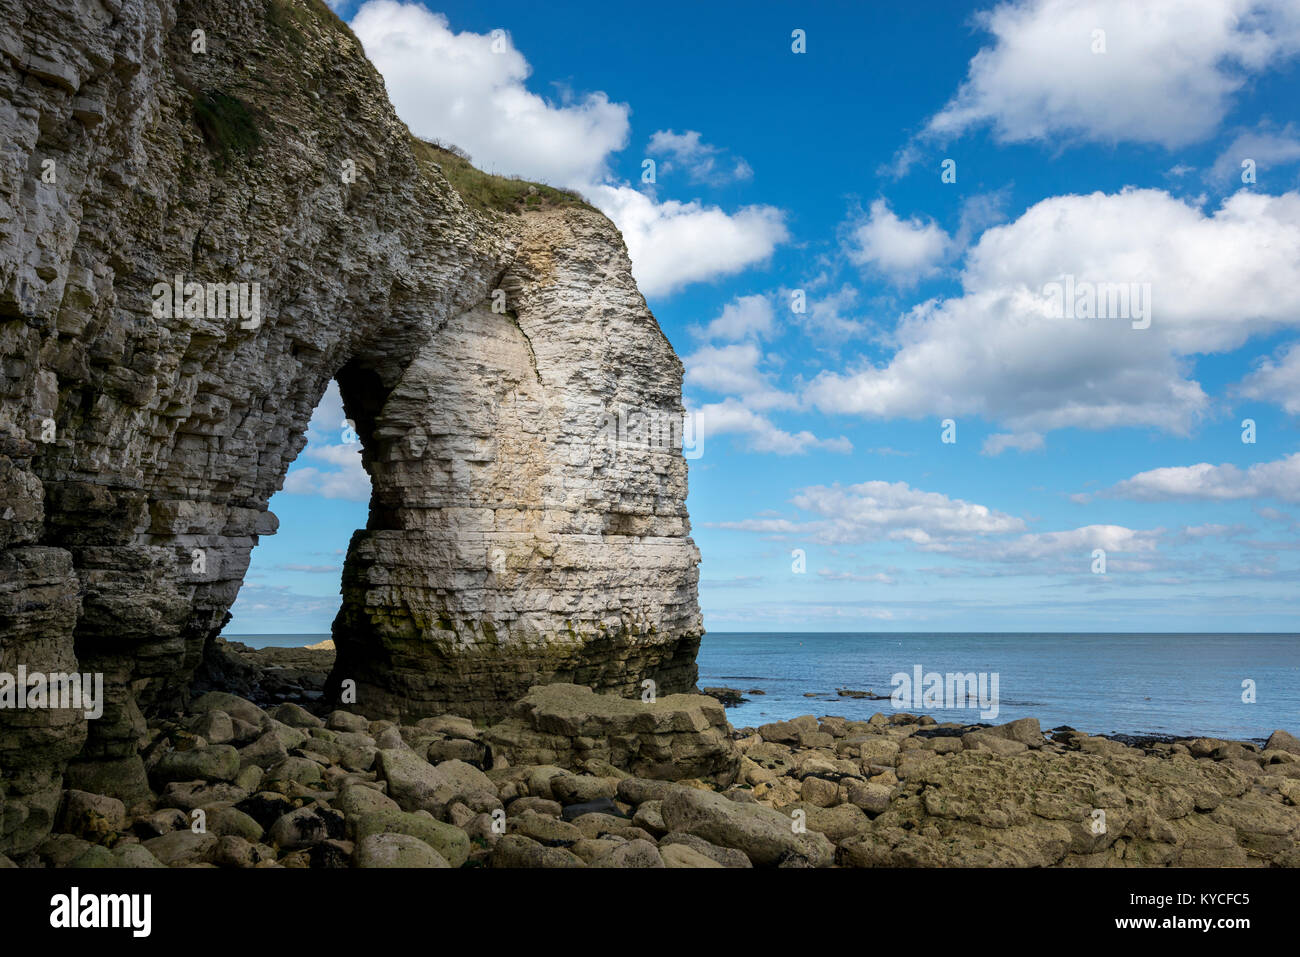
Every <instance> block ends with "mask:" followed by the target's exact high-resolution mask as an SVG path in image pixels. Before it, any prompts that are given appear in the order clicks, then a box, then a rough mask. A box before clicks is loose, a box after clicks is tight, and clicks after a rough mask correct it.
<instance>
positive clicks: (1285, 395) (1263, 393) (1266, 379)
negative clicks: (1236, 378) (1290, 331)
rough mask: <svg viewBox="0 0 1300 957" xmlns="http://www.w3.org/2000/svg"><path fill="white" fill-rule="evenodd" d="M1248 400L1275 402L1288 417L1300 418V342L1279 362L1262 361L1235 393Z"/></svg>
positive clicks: (1242, 381) (1284, 354) (1286, 352)
mask: <svg viewBox="0 0 1300 957" xmlns="http://www.w3.org/2000/svg"><path fill="white" fill-rule="evenodd" d="M1236 392H1237V394H1239V395H1242V396H1245V397H1246V398H1247V399H1258V400H1260V401H1261V402H1274V403H1276V404H1277V405H1279V406H1281V407H1282V409H1284V410H1285V411H1286V412H1288V413H1289V414H1291V415H1300V342H1293V343H1291V344H1290V345H1289V346H1287V349H1286V351H1285V352H1283V353H1282V354H1281V356H1279V357H1278V358H1276V359H1275V358H1272V357H1265V358H1263V359H1261V360H1260V361H1259V362H1258V363H1257V364H1256V366H1255V368H1254V370H1252V371H1251V373H1250V374H1249V375H1247V376H1246V378H1244V379H1242V380H1241V382H1240V383H1239V384H1238V386H1237V389H1236Z"/></svg>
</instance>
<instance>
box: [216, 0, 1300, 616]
mask: <svg viewBox="0 0 1300 957" xmlns="http://www.w3.org/2000/svg"><path fill="white" fill-rule="evenodd" d="M938 7H939V9H941V10H942V11H943V12H942V13H940V14H936V13H935V12H934V10H935V8H934V7H932V6H927V7H926V8H925V9H922V8H920V7H915V6H913V7H908V5H887V4H871V5H863V4H849V3H844V4H838V3H825V4H817V5H815V6H814V8H813V9H800V8H798V7H795V6H792V5H790V4H788V3H770V4H763V3H747V4H744V5H743V6H741V5H732V4H727V5H720V6H719V7H718V8H717V9H713V10H709V9H706V8H704V7H702V6H700V5H696V4H681V5H674V4H671V3H663V4H657V5H655V6H654V7H653V8H644V7H629V8H627V9H622V8H621V7H620V6H619V5H615V4H609V3H601V4H595V3H566V4H565V5H564V8H563V10H560V9H557V8H556V7H555V6H553V5H547V4H535V3H491V4H485V3H482V2H477V3H473V4H471V3H440V4H436V5H435V4H430V5H427V6H420V5H418V4H415V3H398V2H394V0H370V2H368V3H365V4H358V3H355V2H351V3H348V2H344V3H338V4H335V8H336V10H338V12H339V13H340V15H341V16H343V17H344V19H346V20H348V21H349V22H350V23H351V24H352V26H353V29H354V30H355V32H356V33H357V34H358V36H359V37H360V38H361V40H362V42H363V44H364V45H365V47H366V50H367V53H368V55H369V56H370V57H371V59H372V60H373V61H374V62H375V63H376V65H377V66H378V67H379V69H380V71H381V72H382V73H383V74H384V76H385V81H386V83H387V85H388V88H389V93H390V96H391V98H392V99H393V101H394V104H395V106H396V107H397V110H398V113H399V115H401V116H402V118H403V119H404V120H405V121H406V122H407V123H408V125H410V126H411V128H412V129H413V131H414V132H416V133H417V134H418V135H422V136H425V137H428V138H437V139H441V140H443V141H445V142H450V143H455V144H457V145H458V146H460V147H462V148H464V149H466V150H467V151H468V152H469V153H470V154H471V155H472V156H473V158H474V160H475V162H476V164H478V165H480V166H482V167H483V168H485V169H490V170H492V171H495V172H501V173H512V174H513V173H517V174H520V175H524V176H527V177H529V178H533V179H541V180H545V181H547V182H551V183H554V184H556V185H565V186H571V187H575V188H577V189H579V190H581V191H582V192H583V193H584V195H586V196H588V197H589V198H590V199H591V200H592V201H593V202H594V203H595V204H597V205H598V206H600V207H601V208H602V209H603V210H605V211H606V212H607V214H609V215H610V216H611V218H613V219H614V220H615V222H617V223H618V224H619V226H620V227H621V228H622V230H623V232H624V235H625V238H626V239H627V242H628V247H629V252H630V254H631V256H632V259H633V265H634V269H635V271H636V275H637V278H638V281H639V283H640V285H641V287H642V291H643V292H644V293H645V295H646V298H647V301H648V302H649V304H650V307H651V309H652V310H653V311H654V313H655V315H656V317H657V318H658V320H659V323H660V325H661V326H662V327H663V329H664V331H665V333H666V334H667V335H668V338H669V339H670V340H671V342H672V343H673V345H674V347H675V348H676V350H677V352H678V353H679V355H681V356H682V358H683V361H684V362H685V364H686V368H687V379H686V385H685V389H684V392H685V397H686V403H687V406H688V407H689V408H690V409H691V410H692V411H693V414H694V415H695V416H696V417H697V421H698V423H699V427H700V429H701V432H702V434H703V436H704V446H703V455H702V456H701V457H700V458H698V459H695V460H693V461H691V463H690V486H691V491H690V498H689V502H688V504H689V507H690V512H691V518H692V523H693V529H694V537H695V539H696V542H697V543H698V544H699V546H700V549H701V552H702V554H703V563H702V565H701V588H700V602H701V605H702V608H703V611H704V620H705V626H706V628H708V629H710V630H714V631H733V630H752V631H766V630H787V629H794V630H808V631H873V630H884V631H908V630H943V631H962V630H969V631H978V630H1034V629H1044V630H1099V631H1127V630H1132V631H1146V630H1150V631H1180V630H1197V631H1205V630H1229V631H1296V630H1300V628H1298V627H1297V624H1298V623H1300V618H1298V617H1297V612H1298V611H1300V598H1298V597H1297V596H1298V595H1300V589H1297V587H1296V584H1297V579H1298V578H1300V574H1298V573H1300V556H1298V555H1297V542H1298V541H1300V540H1298V538H1297V535H1296V531H1297V522H1298V520H1300V519H1298V516H1300V441H1297V440H1298V439H1300V433H1298V432H1297V418H1296V417H1297V415H1298V414H1300V116H1297V112H1298V110H1300V96H1298V95H1297V94H1298V93H1300V8H1297V7H1296V6H1295V5H1294V4H1293V3H1285V2H1281V0H1276V2H1275V0H1180V2H1173V0H1149V2H1136V0H1117V2H1099V0H1093V2H1086V0H1078V2H1064V0H1019V2H1013V3H1004V4H999V5H992V4H990V5H970V6H964V5H959V4H955V3H954V4H941V5H938ZM796 30H801V31H803V34H804V38H805V50H806V52H802V53H797V52H794V50H793V49H792V46H793V45H794V43H795V41H794V40H793V39H792V34H793V32H794V31H796ZM646 160H653V161H654V163H655V181H654V182H653V183H646V182H644V181H643V171H644V169H645V165H644V164H645V161H646ZM946 161H950V162H948V163H946ZM1243 164H1245V165H1243ZM945 166H947V168H948V169H949V170H951V171H955V177H954V176H952V175H949V176H948V177H946V179H947V180H955V181H945V177H944V175H943V173H944V169H945ZM1066 277H1069V279H1070V282H1071V283H1072V285H1071V287H1070V288H1072V289H1073V290H1074V291H1075V292H1076V295H1079V296H1083V295H1086V294H1087V293H1088V292H1089V291H1097V292H1098V293H1099V299H1098V301H1099V302H1102V303H1103V304H1105V303H1106V293H1107V292H1110V293H1111V295H1112V297H1115V296H1118V294H1119V293H1120V292H1121V291H1122V292H1124V293H1125V294H1127V295H1128V296H1129V300H1128V302H1127V305H1126V304H1125V303H1124V302H1123V301H1122V300H1120V299H1118V298H1112V300H1111V301H1110V303H1109V305H1103V306H1102V307H1099V309H1098V311H1100V312H1107V310H1109V312H1108V314H1106V315H1100V316H1090V315H1088V314H1087V313H1086V312H1081V311H1080V308H1076V309H1073V310H1069V311H1066V310H1065V308H1064V306H1063V305H1062V301H1063V290H1064V288H1065V285H1066ZM1053 282H1057V283H1060V287H1059V289H1060V290H1061V291H1062V298H1060V299H1058V298H1054V295H1053V293H1054V292H1056V291H1057V290H1056V289H1054V287H1052V286H1051V284H1052V283H1053ZM800 295H801V296H802V301H803V303H804V309H803V311H801V312H800V311H796V309H795V308H794V307H795V304H796V303H797V301H798V300H799V298H800ZM948 419H951V420H953V422H954V423H955V439H956V441H955V442H944V441H943V431H944V429H943V424H942V423H943V422H944V420H948ZM1245 419H1251V420H1253V422H1254V439H1255V441H1254V442H1244V441H1243V431H1244V430H1243V426H1242V423H1243V420H1245ZM950 431H951V430H950ZM349 438H351V436H347V435H345V434H344V427H343V423H342V412H341V408H340V407H339V405H338V401H337V394H336V393H335V392H334V390H333V389H332V388H331V391H330V393H328V394H327V396H326V398H325V400H324V402H323V403H322V406H321V408H320V409H318V411H317V414H316V416H315V417H314V418H313V422H312V427H311V430H310V432H309V439H310V441H309V444H308V447H307V449H306V450H305V451H304V453H303V455H302V456H300V457H299V459H298V461H297V462H296V463H295V464H294V465H293V466H292V467H291V469H290V472H289V475H288V478H287V480H286V485H285V489H284V491H282V492H280V493H278V494H277V495H276V496H275V497H274V499H273V500H272V502H271V508H272V510H273V511H274V512H275V513H276V514H277V515H278V516H279V518H280V520H281V526H280V532H279V534H278V535H276V536H273V537H269V538H265V539H263V540H262V542H261V544H260V545H259V546H258V547H257V549H255V551H254V554H253V563H252V567H251V568H250V572H249V575H248V579H247V581H246V583H245V585H244V588H243V591H242V592H241V594H240V597H239V600H238V601H237V603H236V605H235V607H234V613H235V618H234V620H233V621H232V623H231V624H230V625H229V626H228V627H227V629H226V631H227V633H231V634H235V633H256V632H307V633H310V632H326V631H328V630H329V624H330V622H331V620H332V619H333V616H334V613H335V611H336V610H337V607H338V585H339V574H340V569H341V566H342V560H343V555H344V552H345V550H346V547H347V542H348V539H349V537H350V536H351V533H352V531H353V530H354V529H356V528H358V527H361V526H363V525H364V524H365V518H366V508H367V506H366V498H367V495H368V487H367V485H366V480H365V476H364V474H363V473H362V472H361V470H360V466H359V457H358V455H357V446H356V445H355V444H349V443H348V442H347V439H349ZM1098 549H1100V550H1102V551H1104V553H1105V563H1106V566H1105V572H1104V574H1101V573H1097V572H1095V571H1094V568H1095V567H1096V566H1097V560H1096V558H1095V552H1096V550H1098ZM797 552H801V553H802V555H803V559H802V570H799V569H800V563H799V560H798V556H797V554H796V553H797Z"/></svg>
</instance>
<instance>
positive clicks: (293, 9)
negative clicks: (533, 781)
mask: <svg viewBox="0 0 1300 957" xmlns="http://www.w3.org/2000/svg"><path fill="white" fill-rule="evenodd" d="M266 22H267V23H268V24H269V25H270V26H271V27H272V28H273V29H275V30H278V31H279V32H280V33H281V34H283V35H285V36H287V37H289V38H290V39H292V40H293V41H294V42H295V43H296V44H297V45H298V46H302V45H304V44H305V43H306V42H307V38H306V36H305V35H304V34H305V33H307V32H312V30H313V28H315V27H318V26H324V27H329V28H331V29H342V30H346V31H347V32H348V33H351V32H352V30H351V28H349V27H348V25H347V24H346V23H344V22H343V21H342V20H341V19H340V18H339V15H338V14H336V13H335V12H334V11H333V10H331V9H330V8H329V6H328V5H327V4H326V3H325V0H270V2H269V3H268V4H267V7H266Z"/></svg>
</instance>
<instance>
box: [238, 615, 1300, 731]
mask: <svg viewBox="0 0 1300 957" xmlns="http://www.w3.org/2000/svg"><path fill="white" fill-rule="evenodd" d="M226 637H227V638H229V639H230V640H232V641H241V642H243V643H244V644H247V645H250V646H253V647H268V646H275V647H297V646H302V645H309V644H315V643H316V642H319V641H323V640H324V639H326V638H328V637H329V636H328V635H227V636H226ZM697 660H698V664H699V672H700V675H699V684H700V685H701V686H702V687H713V686H721V687H727V688H734V689H737V690H739V691H740V692H741V693H742V694H743V696H744V697H745V698H746V699H747V700H746V701H745V703H743V704H740V705H737V706H735V707H732V708H728V709H727V717H728V720H730V722H731V723H732V725H734V726H735V727H746V726H755V725H759V724H764V723H766V722H769V721H779V720H785V719H789V718H794V717H797V716H799V715H805V714H811V715H816V716H817V717H821V716H823V715H842V716H843V717H846V718H849V719H859V720H860V719H866V718H869V717H871V715H873V714H875V713H877V712H880V713H882V714H886V715H889V714H892V713H894V712H896V711H908V712H911V713H914V714H929V715H933V716H934V717H935V718H936V719H938V720H939V721H956V722H961V723H964V724H974V723H977V722H983V723H987V724H1001V723H1003V722H1006V721H1013V720H1015V719H1016V718H1025V717H1034V718H1038V720H1039V722H1040V723H1041V724H1042V727H1043V728H1045V729H1048V728H1055V727H1060V726H1062V725H1067V726H1069V727H1072V728H1075V729H1077V730H1079V731H1084V732H1087V733H1089V734H1134V735H1147V734H1150V735H1170V736H1205V737H1216V738H1233V739H1237V740H1261V739H1264V738H1267V737H1268V735H1269V734H1270V733H1272V731H1273V730H1275V729H1277V728H1283V729H1285V730H1287V731H1290V732H1291V733H1292V734H1297V735H1300V635H1296V634H1164V633H1161V634H1150V633H1147V634H1096V633H1066V632H1042V633H1029V632H1017V633H998V634H984V633H980V634H975V633H951V632H948V633H924V632H906V633H901V632H900V633H886V632H870V633H848V632H834V633H816V632H806V633H804V632H709V633H708V634H706V635H705V636H704V638H703V640H702V641H701V643H700V653H699V657H698V659H697ZM918 669H919V671H918ZM949 674H952V675H961V676H969V675H974V676H975V678H974V682H973V683H972V685H971V688H972V689H973V693H972V694H971V695H969V696H967V695H965V694H964V693H962V692H964V691H965V690H966V689H967V685H966V683H965V681H964V680H957V681H948V680H947V676H948V675H949ZM900 675H906V676H907V678H908V679H909V684H910V685H912V687H907V686H905V685H904V682H903V681H902V680H901V678H898V677H897V676H900ZM918 675H919V678H920V680H919V681H917V680H916V679H917V677H918ZM935 676H937V681H936V677H935ZM981 681H982V682H983V684H982V685H981V684H980V682H981ZM927 687H928V688H929V689H930V691H931V697H929V698H926V697H925V691H926V689H927ZM896 689H897V691H898V692H899V694H900V696H902V698H903V700H902V701H901V702H900V703H899V704H897V705H896V704H895V702H894V701H893V700H871V699H866V698H854V697H845V696H841V695H840V694H839V692H840V691H841V690H848V691H859V692H863V691H868V692H871V693H873V694H875V695H891V696H892V695H893V694H894V693H895V691H896ZM936 689H942V690H939V691H938V692H937V694H938V697H935V694H936ZM981 689H982V690H983V692H984V694H983V700H981V696H980V694H979V692H980V690H981ZM948 690H951V691H952V692H955V693H953V694H947V693H945V692H947V691H948Z"/></svg>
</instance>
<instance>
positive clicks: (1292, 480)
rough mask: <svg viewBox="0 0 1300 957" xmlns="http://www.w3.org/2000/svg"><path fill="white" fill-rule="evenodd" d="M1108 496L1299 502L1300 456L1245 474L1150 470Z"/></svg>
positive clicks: (1209, 468) (1213, 469) (1202, 468)
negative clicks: (1262, 499)
mask: <svg viewBox="0 0 1300 957" xmlns="http://www.w3.org/2000/svg"><path fill="white" fill-rule="evenodd" d="M1110 494H1111V495H1114V496H1117V497H1119V498H1129V499H1135V500H1137V501H1139V502H1168V501H1188V500H1206V501H1220V502H1222V501H1233V500H1237V499H1260V498H1265V499H1267V498H1271V499H1277V500H1279V501H1282V502H1300V452H1295V453H1293V454H1291V455H1288V456H1287V457H1286V458H1282V459H1278V460H1277V461H1275V462H1258V463H1256V464H1254V465H1252V466H1250V467H1249V468H1247V469H1245V470H1242V469H1239V468H1238V467H1237V466H1235V465H1232V464H1225V465H1211V464H1209V463H1208V462H1200V463H1198V464H1196V465H1183V466H1173V467H1169V468H1159V469H1151V470H1150V471H1147V472H1139V473H1138V474H1137V475H1134V476H1133V477H1132V478H1130V479H1125V480H1124V481H1122V482H1120V483H1118V484H1117V485H1115V487H1114V488H1113V489H1111V490H1110Z"/></svg>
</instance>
